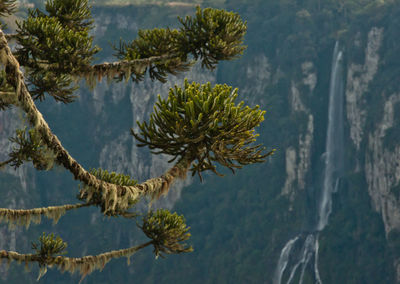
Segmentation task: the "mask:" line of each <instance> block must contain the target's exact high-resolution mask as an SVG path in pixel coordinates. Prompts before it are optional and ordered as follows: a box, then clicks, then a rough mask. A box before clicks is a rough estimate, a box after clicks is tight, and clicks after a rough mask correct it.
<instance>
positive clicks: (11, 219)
mask: <svg viewBox="0 0 400 284" xmlns="http://www.w3.org/2000/svg"><path fill="white" fill-rule="evenodd" d="M91 205H92V204H90V203H83V204H82V203H78V204H66V205H60V206H49V207H42V208H33V209H7V208H0V222H1V221H3V220H5V221H6V222H8V223H9V225H10V227H13V226H15V225H19V226H25V227H26V228H28V227H29V225H30V223H31V222H33V223H35V224H39V223H40V221H41V216H42V215H44V216H46V217H47V218H49V219H53V222H54V224H56V223H57V222H58V220H59V219H60V218H61V216H63V215H64V214H65V213H66V211H69V210H73V209H78V208H82V207H88V206H91Z"/></svg>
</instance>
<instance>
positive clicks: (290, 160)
mask: <svg viewBox="0 0 400 284" xmlns="http://www.w3.org/2000/svg"><path fill="white" fill-rule="evenodd" d="M302 71H303V76H304V77H303V80H302V81H301V83H302V84H303V85H305V86H308V88H309V92H310V94H312V92H313V90H314V88H315V85H316V83H317V76H316V73H314V72H313V63H312V62H305V63H303V64H302ZM289 101H290V104H291V108H292V111H293V112H303V113H305V114H307V116H308V121H307V128H306V132H305V133H300V134H299V139H298V141H299V142H298V145H296V148H297V149H298V150H297V151H296V149H295V148H294V147H292V146H291V147H289V148H287V149H286V153H285V154H286V180H285V185H284V187H283V189H282V194H283V195H287V196H289V198H290V199H291V200H292V199H293V198H294V194H295V192H296V189H298V190H303V189H304V188H305V186H306V182H305V179H306V175H307V173H308V170H309V169H310V166H311V147H312V142H313V136H314V117H313V115H312V114H311V113H310V110H309V109H308V108H307V107H306V106H305V105H304V103H303V102H302V100H301V94H300V91H299V88H298V87H297V85H296V83H295V82H294V81H292V82H291V93H290V98H289ZM295 181H297V183H296V182H295Z"/></svg>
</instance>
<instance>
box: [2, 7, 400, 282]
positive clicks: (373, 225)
mask: <svg viewBox="0 0 400 284" xmlns="http://www.w3.org/2000/svg"><path fill="white" fill-rule="evenodd" d="M109 2H110V1H108V4H110V3H109ZM159 2H161V1H159ZM186 2H190V1H186ZM95 4H96V3H95ZM98 4H101V3H98ZM202 5H212V3H211V2H210V3H205V2H202ZM214 5H218V7H223V8H225V9H228V10H233V11H235V12H237V13H239V14H240V15H241V16H242V18H243V19H245V20H246V21H247V24H248V32H247V35H246V42H245V43H246V45H247V46H248V48H247V50H246V51H245V54H244V55H243V57H242V58H240V59H238V60H235V61H231V62H224V63H222V64H220V65H219V66H218V68H217V69H216V70H215V71H214V72H206V71H204V70H202V69H201V68H200V66H196V67H195V68H194V69H193V71H191V72H190V73H189V74H185V75H184V76H179V77H177V78H175V77H171V80H170V81H169V82H170V83H167V84H166V85H162V84H160V83H154V82H151V81H150V80H147V81H145V82H144V83H139V84H131V83H129V84H127V85H118V86H114V85H112V86H109V85H107V84H106V83H103V84H101V85H99V86H97V87H96V89H95V91H94V92H89V91H88V90H84V91H81V92H80V94H79V95H80V97H79V99H78V100H77V101H76V102H75V103H73V104H70V105H68V106H65V105H61V104H56V103H54V102H53V101H50V100H48V101H46V102H44V103H41V105H39V107H40V109H41V111H43V113H44V115H45V116H46V119H47V120H48V122H49V123H50V126H51V127H52V128H53V130H54V132H55V133H56V134H57V135H58V136H59V137H60V140H61V141H63V143H64V145H65V147H66V148H67V149H68V151H70V153H71V154H72V155H73V156H75V157H77V158H78V160H79V161H80V162H81V163H82V164H83V165H84V166H85V167H88V168H92V167H93V168H96V167H99V166H101V167H103V168H106V169H109V170H116V171H119V172H124V173H126V174H130V175H132V176H133V177H135V178H138V179H140V180H143V179H145V178H148V177H150V176H154V175H158V174H160V173H161V172H163V170H164V169H166V167H167V164H166V162H165V159H163V158H162V157H159V156H151V155H150V154H149V152H148V151H147V150H144V149H139V148H137V147H136V146H135V141H133V138H132V137H131V136H130V135H129V129H130V127H133V126H134V125H135V123H136V120H138V119H139V120H142V119H143V118H147V115H148V113H149V112H150V111H151V110H152V105H153V102H154V101H155V99H156V96H157V94H158V93H161V95H164V96H165V95H166V94H167V90H168V87H169V86H172V85H173V84H174V83H175V82H182V81H183V78H184V77H188V78H189V79H190V80H196V81H199V82H206V81H211V82H215V83H225V82H226V83H228V84H230V85H232V86H235V87H238V88H239V94H240V95H239V99H240V100H244V101H246V102H249V103H251V104H259V105H260V107H261V108H262V109H266V110H267V114H266V120H265V121H264V122H263V124H262V126H261V127H260V128H259V129H258V132H259V134H260V137H259V138H260V141H261V142H263V143H264V144H265V145H266V146H268V147H271V148H276V149H277V151H276V153H275V154H274V155H273V156H272V157H270V158H268V160H267V162H266V163H264V164H261V165H260V164H258V165H254V166H249V167H248V168H245V169H243V170H240V171H238V172H237V173H236V174H235V175H232V174H231V173H230V172H226V173H225V174H226V176H225V177H224V178H222V179H221V178H217V177H214V176H212V175H206V176H205V181H204V182H203V183H200V182H199V181H198V179H197V178H193V179H191V180H190V181H189V182H187V183H186V184H185V185H183V184H181V185H178V186H176V187H175V189H174V190H173V191H172V192H170V196H169V197H168V198H167V199H165V200H161V201H160V203H161V206H169V207H173V209H174V210H176V211H177V212H179V213H180V214H184V215H185V217H186V220H187V223H188V224H189V225H190V226H191V232H192V243H193V246H194V249H195V251H194V252H193V253H191V254H187V255H179V256H169V257H167V258H166V259H157V260H154V256H153V254H152V253H151V251H150V249H149V251H146V252H143V253H141V254H138V255H137V256H135V257H134V258H132V260H131V264H130V266H127V265H126V263H125V261H124V260H117V261H114V262H111V263H110V264H109V265H108V266H106V267H105V269H104V271H103V272H101V273H94V274H93V275H90V276H89V277H87V279H86V280H85V281H84V283H111V282H113V283H131V282H132V283H136V282H137V283H273V281H275V283H279V282H282V283H286V282H288V280H289V279H290V278H291V274H292V272H293V276H292V280H293V282H296V283H297V282H299V280H300V279H303V283H316V282H318V280H319V279H320V280H321V282H322V283H396V282H400V143H399V138H400V127H399V126H400V119H399V115H400V85H399V83H398V82H399V78H400V45H399V44H398V38H400V2H399V1H371V0H364V1H350V0H343V1H336V0H335V1H334V0H332V1H318V0H308V1H306V0H304V1H294V0H285V1H284V0H281V1H272V0H268V1H261V0H260V1H256V0H252V1H244V0H231V1H229V0H227V1H225V2H223V1H220V2H217V4H214ZM193 11H194V7H192V6H190V5H175V6H174V5H165V4H163V3H156V4H151V5H136V6H134V5H132V6H130V5H127V6H121V5H117V6H110V5H107V6H103V5H95V7H94V10H93V14H94V17H95V23H96V29H95V32H94V36H95V38H96V41H97V44H99V45H100V46H101V47H103V48H104V50H103V51H102V52H101V53H100V55H101V56H102V58H99V59H98V61H104V60H108V59H109V58H110V55H111V53H112V50H111V48H110V47H109V46H108V42H118V40H119V37H122V38H127V39H128V38H132V36H133V35H135V34H136V33H137V31H138V29H139V28H152V27H163V26H165V25H172V26H173V25H174V23H175V22H176V21H175V18H176V16H177V15H180V16H183V15H186V14H191V13H192V12H193ZM336 43H337V45H338V49H339V50H340V51H341V54H342V57H341V59H340V66H341V67H340V68H341V71H340V72H337V73H335V74H336V77H337V81H336V82H337V83H332V82H334V81H333V80H332V74H333V73H334V71H333V70H334V68H333V65H334V63H333V62H334V60H333V59H334V58H335V56H334V48H335V44H336ZM336 58H337V57H336ZM332 84H342V86H343V103H342V104H341V106H342V109H343V113H342V116H341V121H342V123H341V127H342V128H343V138H342V142H341V143H342V144H341V145H342V147H341V149H339V150H338V149H336V150H332V151H333V152H329V151H330V150H329V151H327V149H328V148H329V147H327V145H328V140H329V139H328V135H327V133H328V128H329V122H330V119H329V118H328V114H329V109H330V104H331V102H330V93H331V90H330V89H331V87H332ZM331 121H332V119H331ZM334 121H336V122H337V121H338V119H334ZM82 122H84V123H82ZM17 124H18V113H17V112H15V111H14V112H13V115H11V112H10V111H7V112H0V129H1V137H0V145H2V146H1V147H10V144H9V142H8V140H7V139H8V137H9V136H11V134H12V132H13V131H14V129H15V127H17ZM335 151H336V152H335ZM327 152H329V153H330V154H329V155H333V156H338V155H342V156H343V162H342V166H341V167H340V170H339V168H338V167H336V171H335V170H333V171H332V177H334V178H333V180H332V182H331V184H330V185H329V186H330V187H331V189H332V194H329V200H330V201H331V202H332V203H331V204H332V206H331V210H330V214H328V219H327V224H326V226H323V229H321V228H322V227H321V226H318V224H319V223H320V220H321V213H320V212H321V210H320V209H321V202H322V199H323V198H322V196H323V194H322V193H321V192H323V188H324V187H325V188H326V186H325V185H324V181H325V180H326V168H327V166H326V165H327V164H328V163H329V162H328V161H329V159H328V156H329V155H328V154H327ZM1 158H2V159H3V158H4V157H1ZM49 184H51V187H49ZM77 186H78V185H77V184H76V183H75V182H72V181H71V176H70V175H69V174H68V173H66V172H64V171H62V170H53V171H52V172H49V173H42V172H40V173H38V172H35V171H34V170H33V168H32V167H30V166H26V167H24V168H21V169H20V170H18V171H17V172H15V171H14V170H13V169H6V170H5V171H3V172H1V179H0V190H1V196H2V198H1V201H0V202H1V205H2V206H3V207H17V208H19V207H33V206H38V204H43V205H49V204H55V203H57V202H58V201H59V200H63V201H70V202H73V200H74V199H75V194H76V192H77ZM66 193H68V194H66ZM66 196H70V199H69V200H67V197H66ZM328 209H329V208H328ZM85 210H86V209H85ZM42 231H56V232H57V233H59V234H60V235H61V236H62V237H63V238H65V239H67V240H69V247H68V252H69V254H75V255H79V254H81V253H82V252H84V253H85V254H88V253H93V254H94V253H99V252H100V251H103V250H104V249H115V248H123V247H126V246H129V245H133V244H135V242H139V239H138V236H137V235H138V234H137V233H135V228H134V226H132V224H130V223H129V222H126V221H123V220H118V219H115V220H112V219H110V220H109V219H104V220H103V218H102V217H101V216H100V215H99V214H98V212H97V211H96V210H95V209H94V210H91V209H87V210H86V211H84V212H83V213H78V212H77V213H73V214H71V216H65V217H63V218H62V219H61V220H60V222H59V224H58V225H56V226H54V227H52V225H51V223H45V224H43V225H40V226H31V227H30V228H29V230H25V229H18V230H16V231H10V230H8V229H7V227H6V226H5V225H4V226H2V227H1V228H0V234H1V237H0V249H3V248H4V249H13V248H15V247H16V246H18V247H22V248H24V249H25V250H26V251H29V249H30V241H33V240H34V239H36V236H37V235H39V234H40V232H42ZM310 235H312V236H314V243H313V244H314V245H315V244H316V243H318V246H317V247H316V246H310V249H309V250H306V249H305V243H306V240H307V237H308V236H310ZM290 240H293V242H292V243H289V241H290ZM315 240H318V241H316V242H315ZM290 245H292V246H291V250H290V252H289V247H290ZM311 247H313V250H312V249H311ZM284 248H286V249H287V250H286V252H288V254H287V261H286V264H287V265H286V266H285V267H283V266H281V269H282V273H281V275H280V277H278V278H279V279H280V281H278V280H279V279H277V268H278V263H279V261H280V260H281V263H285V257H284V256H283V252H285V251H284ZM316 248H317V252H316V251H315V250H316ZM304 252H310V256H309V258H308V261H307V255H306V256H305V258H304V261H303V262H301V260H302V258H303V256H304ZM316 258H317V261H316ZM316 263H317V265H316ZM296 264H298V266H297V269H296ZM20 268H21V267H19V266H17V265H14V264H13V265H12V266H11V269H10V270H8V271H6V270H5V269H3V268H2V267H0V269H2V270H1V271H2V273H1V274H0V277H1V280H2V281H6V282H7V283H21V282H22V281H26V283H33V282H34V281H35V278H36V274H35V272H36V271H34V272H30V273H25V274H21V273H19V272H20ZM316 268H317V269H316ZM317 270H318V273H316V271H317ZM302 271H304V272H303V273H302ZM278 274H279V273H278ZM78 280H79V277H78V276H75V277H73V278H71V277H70V276H69V275H61V274H59V272H58V271H49V272H48V274H47V275H46V277H44V278H43V279H41V280H40V281H42V282H43V283H75V282H77V281H78Z"/></svg>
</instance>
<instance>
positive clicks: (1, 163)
mask: <svg viewBox="0 0 400 284" xmlns="http://www.w3.org/2000/svg"><path fill="white" fill-rule="evenodd" d="M14 160H15V159H14V158H10V159H8V160H6V161H3V162H0V169H1V168H2V167H4V166H6V165H8V164H9V163H11V162H13V161H14Z"/></svg>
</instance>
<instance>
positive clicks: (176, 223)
mask: <svg viewBox="0 0 400 284" xmlns="http://www.w3.org/2000/svg"><path fill="white" fill-rule="evenodd" d="M2 3H13V1H7V0H6V1H3V2H2ZM9 7H11V6H9ZM45 8H46V12H42V11H40V10H38V9H36V10H31V11H29V15H28V18H27V19H26V20H25V21H22V22H20V23H18V30H17V34H16V35H15V36H14V35H9V37H8V38H16V39H17V42H18V45H17V47H16V50H14V51H12V50H11V49H10V47H9V46H8V43H7V37H6V36H5V35H4V33H3V32H2V31H0V63H1V65H2V66H1V67H0V109H4V108H7V107H9V106H10V105H15V106H18V107H19V108H20V109H21V110H23V111H24V112H25V114H26V121H27V122H28V123H29V124H30V125H31V127H32V129H30V130H29V131H27V130H26V129H24V130H17V135H16V137H14V138H11V141H12V142H14V143H15V144H16V145H17V146H16V147H14V148H13V151H12V153H10V159H9V160H8V161H5V162H2V163H0V167H2V166H4V165H6V164H10V165H12V166H14V167H15V168H16V167H18V166H20V165H21V164H22V163H23V161H32V162H33V164H34V165H35V167H36V168H37V169H49V168H51V167H52V165H53V163H54V162H56V163H57V164H59V165H61V166H63V167H64V168H65V169H67V170H69V171H70V172H71V173H72V174H73V176H74V178H75V179H77V180H79V181H81V182H82V184H81V186H80V193H79V195H78V198H79V199H81V200H85V201H86V202H85V203H80V204H75V205H60V206H54V207H52V206H49V207H44V208H33V209H5V208H3V209H0V219H1V220H6V221H7V222H9V223H10V224H16V225H26V226H29V224H30V222H31V221H33V222H37V223H38V222H40V218H41V216H42V215H44V216H47V217H49V218H52V219H54V220H55V221H57V220H58V219H59V218H60V217H61V215H63V214H64V213H65V212H66V211H67V210H72V209H77V208H81V207H85V206H92V205H95V206H99V207H101V209H102V212H103V214H105V215H108V216H124V217H136V216H137V214H135V213H132V212H130V211H129V210H130V209H131V207H132V206H133V205H135V204H136V202H137V201H138V200H139V199H140V198H141V197H143V196H149V197H151V198H152V199H155V198H159V197H160V196H161V195H162V194H166V193H167V192H168V190H169V188H170V186H171V185H172V184H173V183H174V181H175V180H176V179H177V178H185V177H186V173H187V171H188V170H189V168H190V167H192V168H191V170H192V171H193V174H195V173H198V174H199V175H200V174H201V172H202V171H205V170H212V171H214V172H215V173H218V172H217V170H216V164H217V163H219V164H221V165H223V166H226V167H228V168H230V169H232V170H234V168H240V167H241V166H242V165H246V164H250V163H257V162H261V161H263V160H264V158H265V157H266V156H267V155H269V154H271V153H267V154H264V153H263V148H262V147H261V146H260V145H254V146H253V145H252V143H253V142H254V141H255V138H256V136H257V135H256V134H255V133H254V128H255V127H256V126H258V125H259V123H260V122H261V121H262V120H263V115H264V112H263V111H261V110H259V108H258V106H257V107H255V108H250V107H247V106H244V103H243V102H241V103H239V104H235V99H236V97H237V90H236V89H235V90H232V87H229V86H226V85H216V86H214V87H211V85H210V84H205V85H200V84H197V83H192V84H189V83H188V82H187V81H185V84H184V87H183V88H179V87H175V88H174V89H171V90H170V93H169V96H168V99H166V100H162V99H161V98H160V97H159V99H158V103H157V105H156V107H155V112H154V113H153V114H152V115H151V118H150V122H149V123H148V124H147V123H146V122H144V123H139V128H140V133H139V134H136V133H134V132H133V131H132V133H133V135H134V136H135V137H136V138H138V139H139V141H140V142H141V143H142V146H144V145H148V146H149V147H150V148H151V149H153V150H155V149H157V153H165V154H169V155H172V156H173V158H172V160H170V162H172V161H173V160H175V159H177V160H178V161H177V162H176V164H175V165H174V166H173V167H171V168H170V169H168V170H167V171H166V172H165V173H164V174H162V175H161V176H159V177H155V178H150V179H148V180H146V181H144V182H142V183H140V184H138V183H137V182H136V181H135V180H133V179H132V178H131V177H129V176H127V175H123V174H117V173H115V172H111V173H110V172H108V171H105V170H101V169H98V170H92V171H90V172H88V171H87V170H85V169H84V168H83V167H82V166H81V165H80V164H79V163H78V162H77V161H76V160H75V159H74V158H73V157H72V156H71V155H70V154H69V153H68V151H67V150H66V149H65V148H64V147H63V145H62V144H61V142H60V141H59V139H58V138H57V136H55V135H54V133H53V132H52V131H51V129H50V127H49V126H48V124H47V122H46V121H45V120H44V118H43V116H42V114H41V113H40V112H39V110H38V109H37V107H36V105H35V102H34V101H33V100H32V98H38V99H40V100H42V99H44V98H45V96H46V95H47V94H48V95H51V96H53V97H54V98H55V99H56V100H58V101H62V102H64V103H68V102H71V101H72V100H73V98H74V93H73V92H74V90H75V89H76V87H77V83H78V80H79V78H81V77H83V78H85V79H86V82H87V83H88V84H89V85H90V86H94V84H95V83H96V82H97V81H98V80H101V79H102V78H103V77H105V76H106V77H107V79H109V80H113V79H117V80H121V79H128V78H132V79H133V80H134V81H139V80H142V79H143V78H144V75H145V74H146V72H148V73H149V75H150V78H152V79H157V80H160V81H163V82H164V81H165V79H166V77H167V75H168V74H176V73H178V72H181V71H183V70H186V69H187V68H188V67H190V66H191V64H192V63H193V60H201V62H202V65H203V66H204V67H206V68H209V69H213V68H214V67H215V65H216V64H217V62H218V61H219V60H228V59H232V58H235V57H236V56H238V55H240V54H241V53H242V52H243V50H244V48H245V47H244V46H243V45H242V41H243V36H244V33H245V31H246V25H245V23H243V21H242V20H241V19H240V17H239V16H238V15H237V14H235V13H230V12H226V11H223V10H214V9H209V8H207V9H204V10H201V9H200V8H197V11H196V16H195V17H193V18H192V17H186V18H185V19H180V22H181V23H182V27H181V28H180V29H177V30H171V29H168V28H167V29H154V30H148V31H140V32H139V36H138V38H137V39H136V40H134V41H132V42H130V43H125V42H122V41H121V43H120V47H119V49H118V50H117V52H118V53H117V57H118V58H119V59H120V60H121V61H118V62H111V63H108V62H106V63H101V64H96V65H91V60H92V57H93V55H94V54H96V53H97V52H98V50H99V49H98V48H97V47H93V46H92V40H93V39H92V37H91V36H90V35H89V33H90V29H91V28H92V23H93V22H92V19H91V15H90V10H89V5H88V0H48V2H47V4H46V6H45ZM7 11H8V10H7V9H3V10H1V6H0V13H2V12H7ZM10 11H11V10H10ZM21 66H22V67H23V68H22V70H21V68H20V67H21ZM24 74H26V75H24ZM26 82H28V83H29V85H28V87H29V88H28V87H27V84H26ZM192 163H193V164H192ZM200 177H201V175H200ZM138 226H139V227H140V228H141V229H142V230H143V232H144V233H145V234H146V236H148V237H149V238H150V239H151V241H149V242H147V243H144V244H142V245H139V246H135V247H131V248H128V249H123V250H118V251H110V252H106V253H103V254H99V255H95V256H84V257H80V258H70V257H65V256H61V255H58V256H56V255H57V254H60V253H62V252H63V251H64V249H65V248H66V243H65V242H63V241H62V240H61V239H60V238H59V237H56V238H55V237H54V235H45V234H43V235H42V236H41V237H40V239H39V243H38V244H33V245H32V247H33V249H34V250H36V253H35V254H19V253H17V252H12V251H0V260H1V259H7V260H8V261H9V262H10V261H12V260H17V261H19V262H25V263H26V264H29V263H31V262H38V263H39V266H40V274H39V278H40V277H41V276H42V275H44V273H46V271H47V267H52V266H56V267H57V268H58V269H60V270H61V271H69V272H71V273H74V272H75V271H79V272H80V273H81V275H82V277H85V276H86V275H87V274H89V273H91V272H93V271H94V270H95V269H99V270H101V269H102V268H103V267H104V266H105V264H106V263H107V262H108V261H110V260H111V259H112V258H118V257H122V256H126V257H128V260H129V257H130V256H131V255H132V254H133V253H135V252H136V251H138V250H139V249H141V248H144V247H146V246H149V245H153V246H154V253H155V255H156V257H158V256H162V255H163V254H172V253H183V252H190V251H192V247H190V246H188V245H187V244H186V243H185V241H186V240H188V239H189V237H190V233H189V232H188V231H189V228H188V227H187V226H186V224H185V220H184V218H183V216H178V215H177V214H176V213H174V214H171V213H170V212H168V211H167V210H158V211H156V212H149V213H148V214H147V215H145V216H144V218H143V224H142V225H138Z"/></svg>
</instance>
